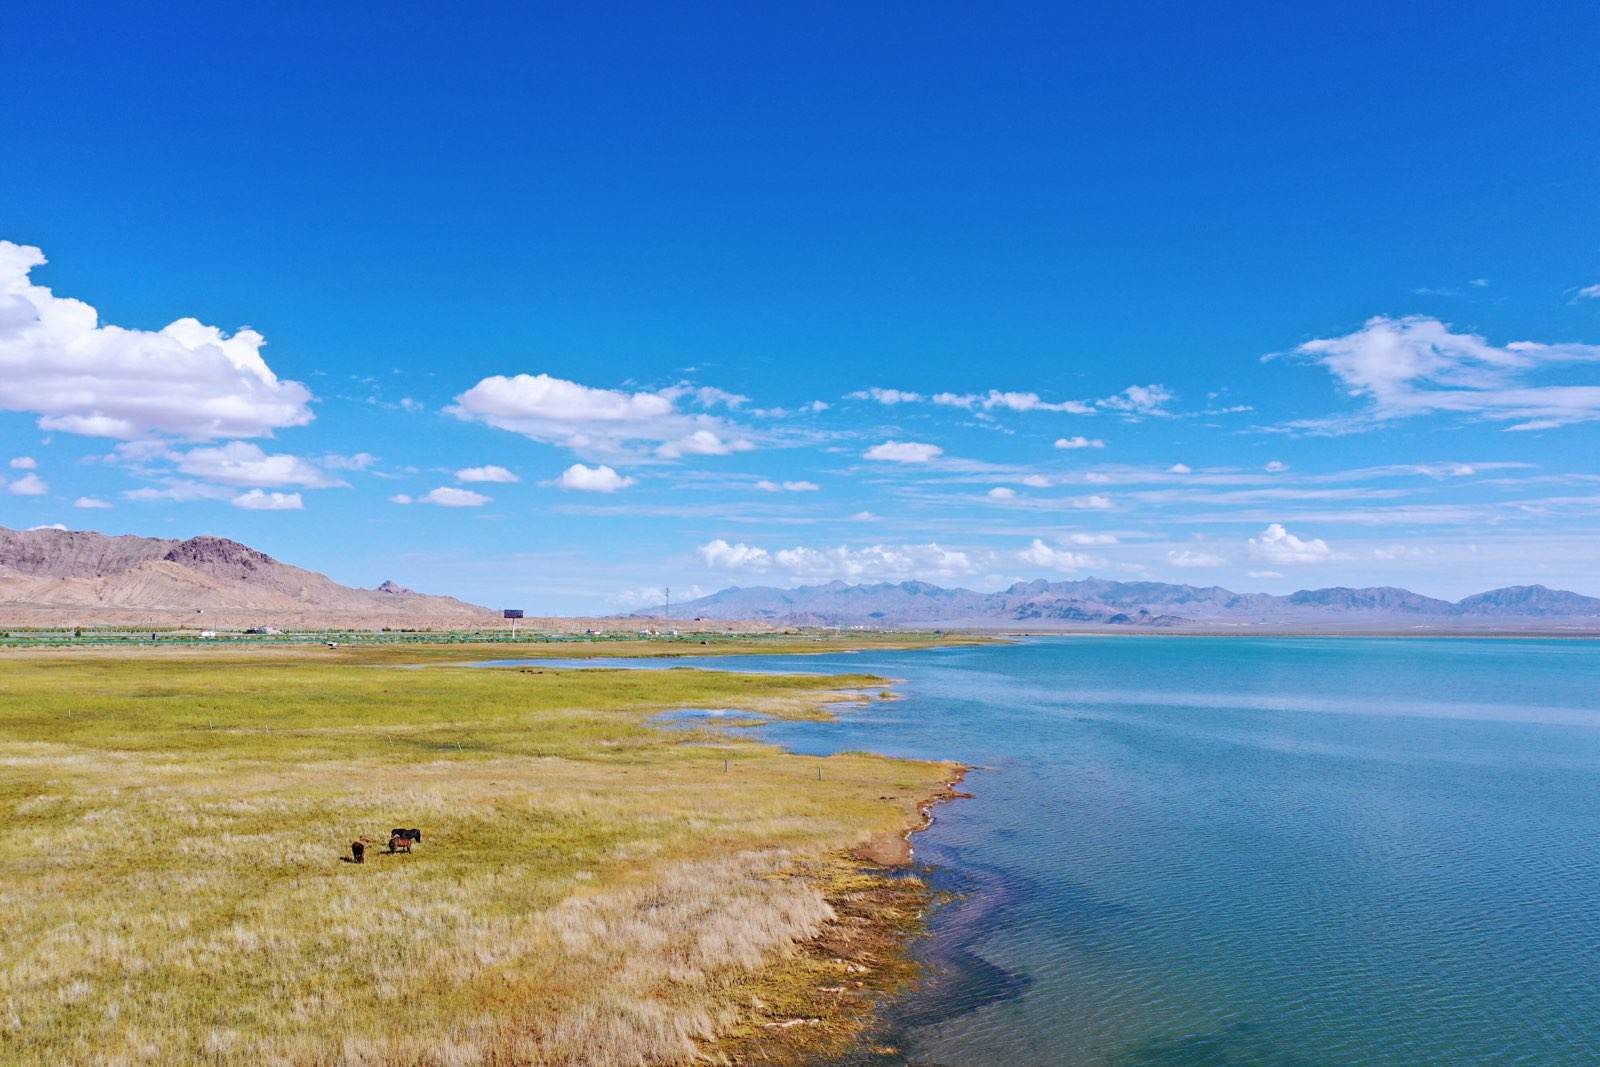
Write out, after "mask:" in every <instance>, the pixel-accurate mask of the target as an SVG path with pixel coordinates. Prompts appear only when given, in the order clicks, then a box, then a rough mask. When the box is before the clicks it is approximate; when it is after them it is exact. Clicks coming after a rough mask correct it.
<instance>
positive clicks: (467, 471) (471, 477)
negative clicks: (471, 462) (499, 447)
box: [456, 463, 517, 482]
mask: <svg viewBox="0 0 1600 1067" xmlns="http://www.w3.org/2000/svg"><path fill="white" fill-rule="evenodd" d="M456 480H457V481H461V482H514V481H516V480H517V476H516V475H515V474H512V473H511V472H510V471H508V470H506V469H505V468H504V467H496V466H495V465H494V464H492V463H491V464H489V465H487V466H483V467H463V468H462V469H461V470H458V471H456Z"/></svg>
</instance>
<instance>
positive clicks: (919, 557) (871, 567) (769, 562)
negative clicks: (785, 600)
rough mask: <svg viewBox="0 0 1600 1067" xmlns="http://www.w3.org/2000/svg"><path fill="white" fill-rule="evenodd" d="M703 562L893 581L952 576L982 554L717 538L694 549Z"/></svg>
mask: <svg viewBox="0 0 1600 1067" xmlns="http://www.w3.org/2000/svg"><path fill="white" fill-rule="evenodd" d="M697 551H698V552H699V555H700V558H701V559H702V560H703V561H704V562H705V564H706V566H708V567H712V568H715V569H717V570H728V571H752V572H765V571H777V572H781V573H783V574H785V575H787V576H788V577H790V578H792V579H796V580H804V581H819V580H830V579H840V580H844V581H897V580H903V579H906V578H912V577H921V578H933V579H943V578H957V577H961V576H964V575H968V574H974V573H976V572H977V571H978V570H980V569H981V567H982V566H983V565H984V564H985V563H986V561H987V556H984V557H981V558H979V557H974V556H973V555H972V554H971V553H968V552H963V551H958V550H954V549H948V548H945V547H943V546H941V545H938V544H934V543H929V544H922V545H868V546H866V547H864V548H851V547H849V546H846V545H838V546H834V547H823V548H813V547H809V546H805V545H797V546H795V547H793V548H781V549H778V550H776V551H772V552H769V551H768V550H767V549H764V548H759V547H756V546H752V545H747V544H744V543H743V542H740V543H739V544H729V543H728V542H727V541H725V540H722V539H721V538H718V539H717V540H715V541H711V542H708V543H707V544H704V545H701V546H700V548H699V549H698V550H697Z"/></svg>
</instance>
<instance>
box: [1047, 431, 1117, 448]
mask: <svg viewBox="0 0 1600 1067" xmlns="http://www.w3.org/2000/svg"><path fill="white" fill-rule="evenodd" d="M1056 447H1057V448H1066V449H1071V448H1104V447H1106V443H1105V442H1104V441H1102V440H1101V439H1100V438H1098V437H1084V436H1082V435H1081V434H1080V435H1079V436H1077V437H1058V438H1056Z"/></svg>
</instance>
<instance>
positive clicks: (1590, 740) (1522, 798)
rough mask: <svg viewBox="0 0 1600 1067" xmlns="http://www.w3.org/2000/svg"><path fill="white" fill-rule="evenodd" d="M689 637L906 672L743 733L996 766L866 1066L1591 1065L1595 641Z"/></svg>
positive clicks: (944, 848)
mask: <svg viewBox="0 0 1600 1067" xmlns="http://www.w3.org/2000/svg"><path fill="white" fill-rule="evenodd" d="M680 662H688V663H693V664H698V665H703V666H708V667H716V668H736V669H768V668H771V669H778V670H786V671H795V670H800V671H807V672H813V671H814V672H819V673H826V672H836V671H840V670H850V671H870V672H875V673H880V674H885V675H888V676H892V677H895V678H897V679H901V680H902V681H901V682H900V683H899V684H897V685H896V686H895V688H896V689H897V690H898V691H899V692H900V693H901V694H903V696H904V699H903V700H899V701H893V702H872V703H869V704H868V705H866V706H865V707H861V708H850V709H848V710H845V711H844V712H843V713H842V714H841V716H840V718H839V720H838V721H835V722H821V723H819V722H773V723H770V724H768V725H766V726H762V727H759V728H757V730H758V733H759V734H760V735H761V736H763V737H766V738H769V739H771V740H773V741H775V742H778V743H780V744H783V745H785V746H786V747H789V748H791V749H795V750H797V751H803V752H814V753H826V752H832V751H841V750H852V749H866V750H871V751H877V752H884V753H888V754H891V755H906V756H920V757H930V758H941V759H958V760H962V761H964V762H967V763H970V764H973V765H976V766H978V767H979V768H980V769H979V770H976V771H974V772H973V774H972V775H971V776H969V778H968V780H967V784H966V786H965V787H964V788H965V789H966V790H967V791H969V792H971V793H973V794H975V796H974V797H973V799H970V800H958V801H955V802H953V803H951V804H948V805H946V806H944V807H942V808H940V809H938V811H937V813H936V814H937V821H936V822H935V824H934V826H933V827H932V828H930V829H929V830H928V831H926V832H925V833H923V834H920V835H918V837H917V838H916V848H917V857H918V860H919V861H921V862H926V863H931V864H933V865H934V868H935V869H934V872H933V879H934V881H935V883H936V884H937V885H939V886H941V887H942V888H948V889H951V890H954V891H956V892H960V893H962V894H963V896H962V898H961V900H960V901H958V902H957V903H954V904H951V905H948V906H946V907H944V908H942V909H941V910H939V911H938V912H937V913H936V914H935V916H934V919H933V929H932V934H931V936H930V937H929V938H928V939H926V940H925V941H924V942H923V943H922V944H920V945H919V946H918V947H917V952H918V953H919V954H920V955H922V956H923V958H924V959H926V960H927V962H928V964H929V971H930V978H929V981H928V982H927V983H926V984H925V985H924V986H923V987H922V988H920V989H919V990H917V991H916V992H915V993H914V994H913V995H911V996H909V997H907V998H906V999H905V1000H904V1001H903V1002H901V1003H898V1004H893V1005H890V1006H889V1007H888V1009H887V1011H886V1022H885V1027H884V1030H883V1032H882V1033H879V1034H877V1035H875V1043H878V1044H885V1043H887V1044H892V1045H894V1046H895V1047H897V1048H898V1049H899V1050H900V1051H899V1052H898V1053H895V1054H887V1053H883V1052H877V1053H869V1052H867V1051H865V1049H864V1050H863V1052H862V1053H861V1055H860V1057H859V1058H858V1059H857V1060H856V1061H855V1062H858V1063H860V1064H886V1063H906V1062H910V1063H916V1064H949V1065H958V1064H959V1065H976V1067H983V1065H990V1064H993V1065H1005V1067H1020V1065H1027V1064H1175V1065H1190V1064H1194V1065H1199V1064H1258V1063H1259V1064H1347V1063H1356V1062H1360V1063H1366V1064H1396V1065H1398V1064H1416V1063H1489V1062H1494V1063H1513V1062H1527V1063H1541V1064H1544V1063H1592V1062H1600V643H1596V642H1588V641H1542V640H1527V641H1495V640H1470V639H1438V640H1434V639H1355V638H1346V639H1316V638H1299V639H1296V638H1261V639H1255V638H1215V639H1212V638H1183V639H1170V638H1145V639H1128V638H1115V639H1113V638H1088V637H1086V638H1057V639H1045V640H1037V641H1029V642H1025V643H1023V644H1020V645H1013V646H977V647H969V648H947V649H938V650H930V651H914V652H874V653H869V654H860V655H849V656H816V657H809V656H808V657H787V656H778V657H757V656H740V657H734V658H723V657H714V658H707V659H705V660H693V661H680ZM589 665H599V664H595V663H593V662H592V661H591V663H590V664H589ZM656 665H659V664H656Z"/></svg>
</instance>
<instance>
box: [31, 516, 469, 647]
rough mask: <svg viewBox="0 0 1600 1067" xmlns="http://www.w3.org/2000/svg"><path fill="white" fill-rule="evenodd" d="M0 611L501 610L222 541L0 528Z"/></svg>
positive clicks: (258, 620) (99, 616) (119, 619)
mask: <svg viewBox="0 0 1600 1067" xmlns="http://www.w3.org/2000/svg"><path fill="white" fill-rule="evenodd" d="M0 616H3V617H4V618H5V619H6V620H8V621H9V623H10V624H11V625H19V624H20V625H34V624H37V625H60V624H63V623H68V624H73V625H78V624H93V623H128V624H140V625H146V624H147V625H156V624H164V625H170V624H174V623H178V624H183V625H189V626H194V625H197V624H198V625H214V626H222V627H231V626H241V625H244V626H248V625H257V624H262V623H273V624H277V625H285V626H303V625H312V626H321V625H330V624H332V625H349V626H396V627H399V626H415V627H460V626H476V625H484V624H487V623H491V622H493V621H495V620H496V618H497V613H495V612H492V611H490V610H489V609H487V608H482V607H479V606H477V605H475V604H468V603H466V602H464V601H460V600H456V599H454V598H452V597H444V596H428V595H425V594H422V593H416V592H412V591H411V590H409V589H406V588H404V587H402V586H399V585H396V584H395V583H393V582H384V583H383V584H382V585H380V586H379V587H378V588H377V589H355V588H352V587H350V586H346V585H340V584H339V583H338V582H335V581H334V580H333V579H331V578H329V577H327V576H326V575H323V574H318V573H317V572H315V571H308V570H305V569H303V568H301V567H295V566H292V565H290V564H287V563H283V562H280V561H279V560H276V559H273V558H272V557H271V556H269V555H267V554H266V553H265V552H261V551H258V550H257V549H254V548H251V547H250V546H249V545H245V544H240V543H239V542H238V541H230V540H228V539H227V538H224V537H211V536H199V537H190V538H187V539H185V540H172V539H167V538H159V537H134V536H127V535H124V536H116V537H112V536H107V535H105V534H100V533H94V532H93V531H88V530H57V529H37V530H10V529H6V528H5V527H0Z"/></svg>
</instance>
